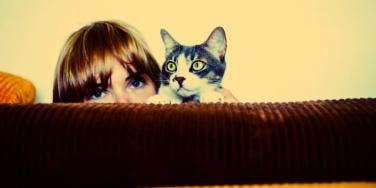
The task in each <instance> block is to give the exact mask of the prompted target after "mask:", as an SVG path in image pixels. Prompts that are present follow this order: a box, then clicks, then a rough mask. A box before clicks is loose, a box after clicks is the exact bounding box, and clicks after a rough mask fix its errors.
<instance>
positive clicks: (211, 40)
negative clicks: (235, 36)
mask: <svg viewBox="0 0 376 188" xmlns="http://www.w3.org/2000/svg"><path fill="white" fill-rule="evenodd" d="M204 44H205V46H206V49H207V50H209V51H210V52H211V53H213V54H214V55H216V56H218V57H219V58H222V57H224V56H225V54H226V48H227V41H226V34H225V30H223V28H222V27H217V28H215V29H214V30H213V31H212V33H211V34H210V35H209V37H208V39H207V40H206V41H205V42H204Z"/></svg>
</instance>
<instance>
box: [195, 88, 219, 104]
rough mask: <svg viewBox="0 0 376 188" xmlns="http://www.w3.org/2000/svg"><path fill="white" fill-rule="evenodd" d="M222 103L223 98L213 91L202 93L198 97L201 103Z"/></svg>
mask: <svg viewBox="0 0 376 188" xmlns="http://www.w3.org/2000/svg"><path fill="white" fill-rule="evenodd" d="M224 101H225V98H224V96H223V95H222V94H221V93H219V92H215V91H211V92H205V93H202V94H201V96H200V102H201V103H212V102H213V103H216V102H224Z"/></svg>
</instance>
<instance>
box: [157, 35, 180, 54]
mask: <svg viewBox="0 0 376 188" xmlns="http://www.w3.org/2000/svg"><path fill="white" fill-rule="evenodd" d="M161 37H162V40H163V43H164V45H165V47H166V55H167V54H169V53H171V52H172V51H173V50H174V49H175V47H176V46H177V45H179V43H177V42H176V41H175V39H174V38H172V36H171V35H170V34H169V33H168V32H167V31H166V30H165V29H161Z"/></svg>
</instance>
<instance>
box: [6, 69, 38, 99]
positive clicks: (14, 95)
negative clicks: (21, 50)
mask: <svg viewBox="0 0 376 188" xmlns="http://www.w3.org/2000/svg"><path fill="white" fill-rule="evenodd" d="M34 100H35V87H34V85H33V83H31V82H30V81H29V80H25V79H24V78H21V77H19V76H16V75H13V74H9V73H5V72H1V71H0V103H25V104H26V103H33V102H34Z"/></svg>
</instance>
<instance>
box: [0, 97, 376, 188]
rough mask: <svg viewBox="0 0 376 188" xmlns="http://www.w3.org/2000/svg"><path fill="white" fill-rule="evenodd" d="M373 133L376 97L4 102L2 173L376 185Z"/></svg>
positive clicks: (28, 179) (23, 182)
mask: <svg viewBox="0 0 376 188" xmlns="http://www.w3.org/2000/svg"><path fill="white" fill-rule="evenodd" d="M375 133H376V99H374V98H364V99H342V100H318V101H306V102H288V103H237V104H235V103H232V104H228V103H224V104H181V105H148V104H0V148H1V151H2V152H1V153H0V177H1V179H2V180H1V184H2V185H4V186H2V187H133V186H135V187H140V186H141V187H142V186H194V185H196V186H197V185H202V186H203V185H205V186H210V185H222V186H226V185H227V186H231V185H239V186H240V185H260V184H261V185H267V184H270V185H273V184H285V183H289V184H291V183H292V184H296V183H297V184H300V183H305V184H314V183H332V182H334V183H335V182H339V183H340V182H355V183H356V182H367V184H366V185H367V186H370V187H374V186H375V185H376V183H375V182H376V160H375V159H376V134H375ZM356 185H359V184H355V187H356Z"/></svg>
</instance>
